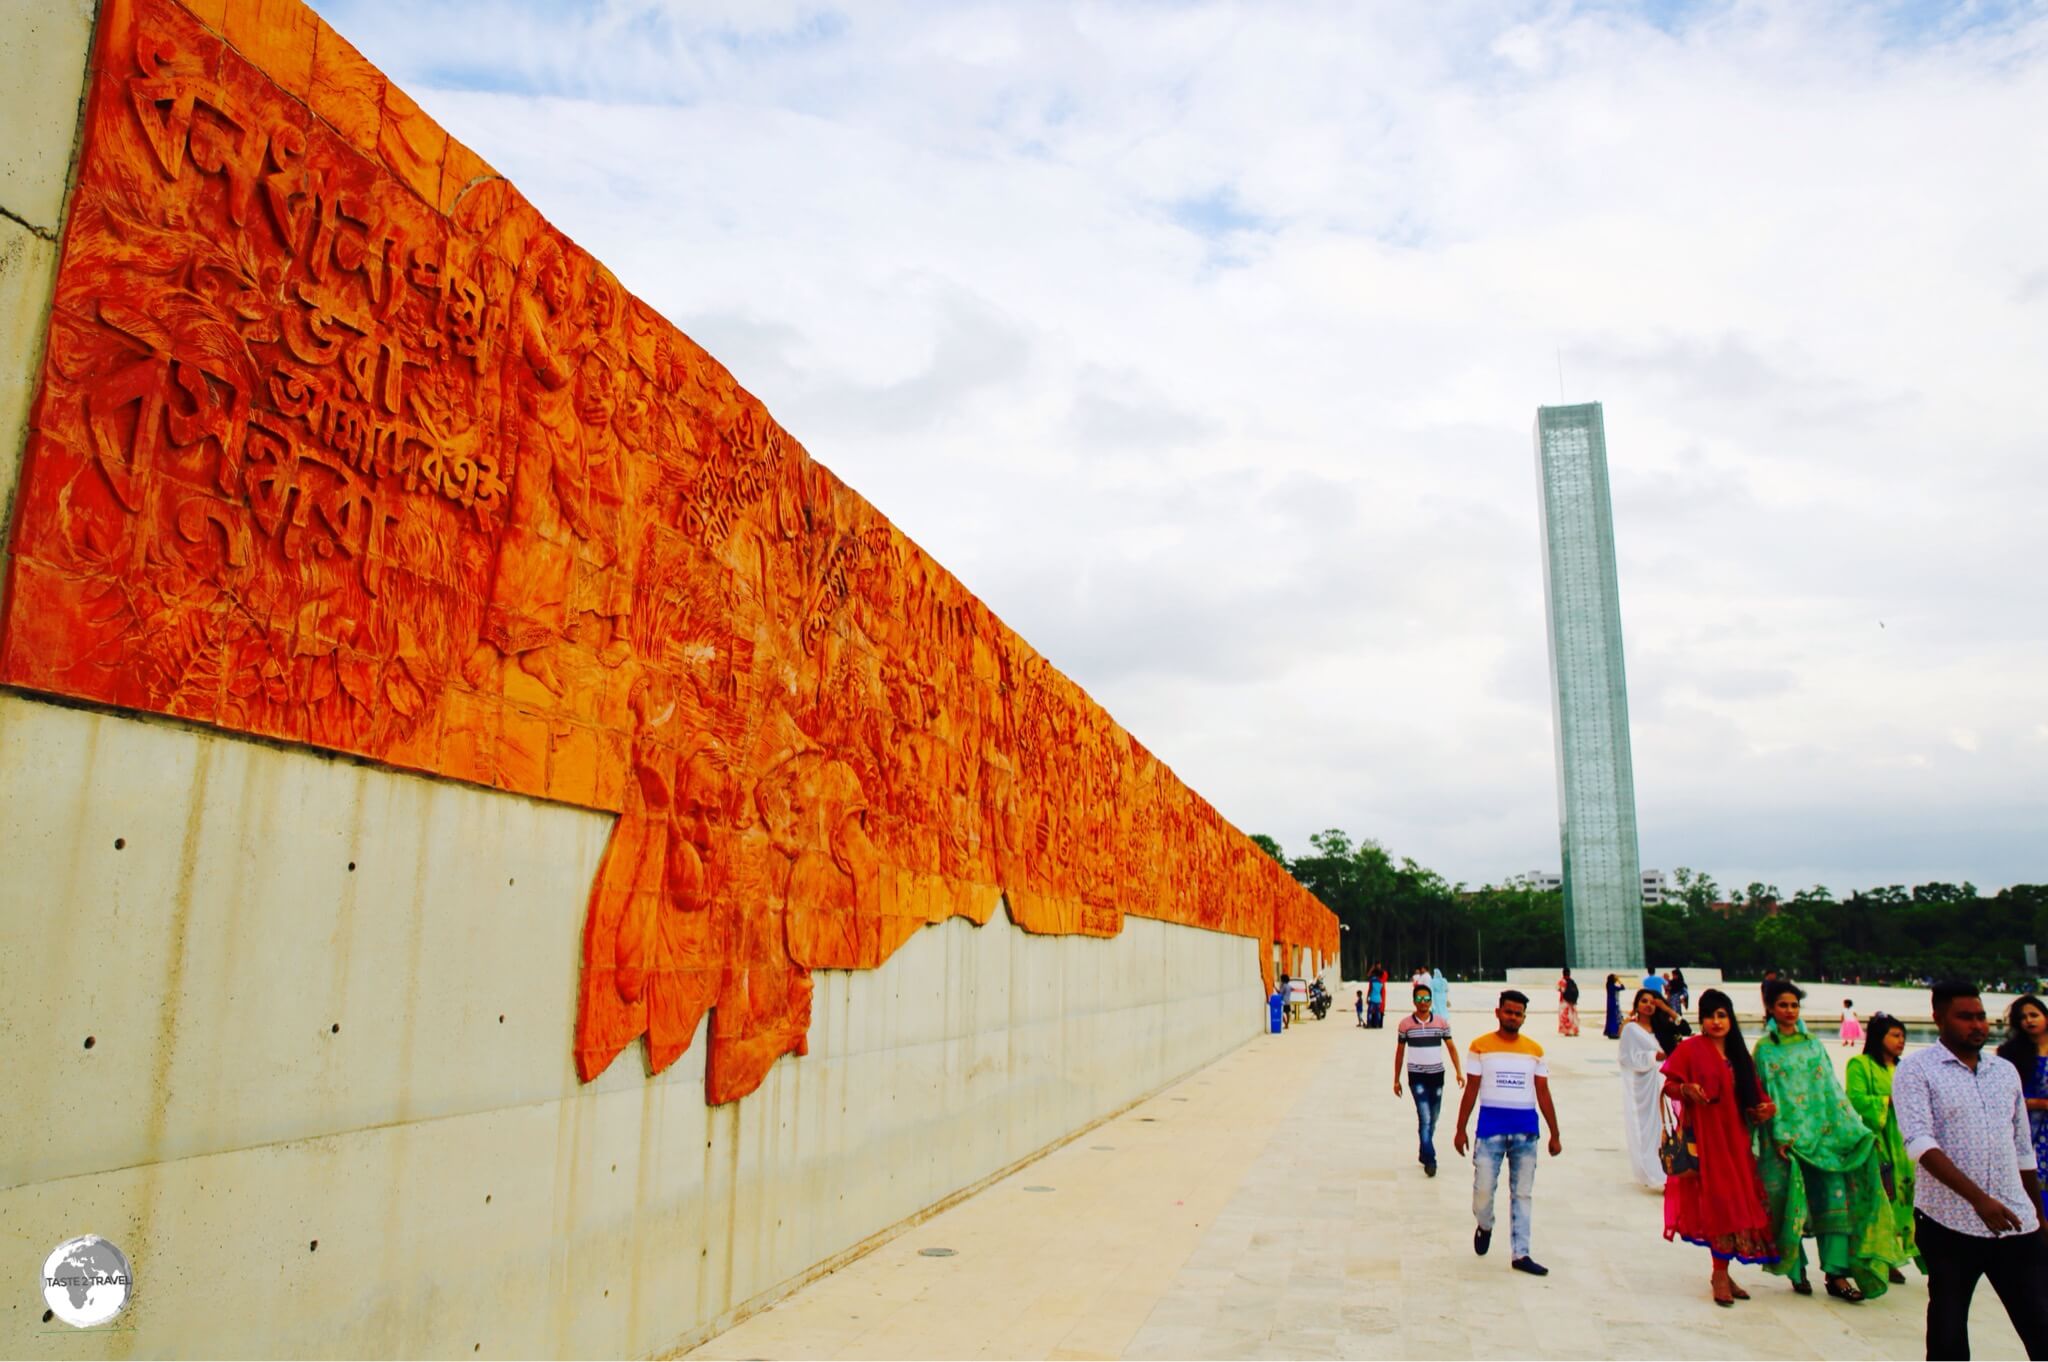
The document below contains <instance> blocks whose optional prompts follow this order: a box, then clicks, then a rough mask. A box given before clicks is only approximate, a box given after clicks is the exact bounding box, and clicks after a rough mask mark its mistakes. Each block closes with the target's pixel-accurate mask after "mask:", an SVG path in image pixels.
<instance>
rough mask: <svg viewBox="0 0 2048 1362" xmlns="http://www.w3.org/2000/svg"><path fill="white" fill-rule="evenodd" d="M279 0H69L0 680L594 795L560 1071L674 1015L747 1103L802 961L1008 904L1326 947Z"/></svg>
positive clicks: (1065, 920) (621, 294) (681, 1036)
mask: <svg viewBox="0 0 2048 1362" xmlns="http://www.w3.org/2000/svg"><path fill="white" fill-rule="evenodd" d="M249 8H250V9H252V10H253V9H254V8H255V7H249ZM279 8H280V7H278V6H266V7H264V8H263V14H262V18H261V20H260V21H259V20H253V19H249V18H248V17H247V16H246V15H244V17H243V18H242V19H240V20H236V21H235V22H240V23H242V24H244V25H250V24H260V26H259V27H255V28H248V27H245V28H244V29H242V30H240V31H237V30H236V29H235V28H234V26H233V23H231V22H229V20H230V19H232V18H233V15H232V13H230V14H229V15H227V16H224V17H223V19H222V25H223V26H225V27H226V28H227V30H228V36H227V38H224V37H222V36H220V35H219V34H217V33H216V32H214V31H213V30H212V29H210V28H209V27H208V26H207V25H205V24H203V23H201V22H200V21H199V20H198V19H196V18H195V17H194V16H193V14H192V13H190V12H188V11H187V10H186V9H184V8H182V7H180V6H178V5H176V4H173V3H169V0H108V3H107V5H106V6H105V9H104V11H103V17H102V20H101V26H100V37H99V44H98V52H97V55H96V59H95V70H94V78H93V81H92V87H91V93H90V100H89V107H88V113H87V120H86V140H85V146H84V152H83V155H82V158H81V165H80V173H79V177H78V182H77V187H76V189H75V191H74V198H73V201H72V205H71V209H70V215H69V220H68V226H67V229H66V236H65V241H64V255H63V262H62V266H61V269H60V273H59V278H58V285H57V295H56V307H55V312H54V315H53V318H52V321H51V326H50V333H49V337H48V345H47V357H46V362H45V366H44V371H43V375H42V382H41V387H40V390H39V393H38V396H37V399H36V403H35V406H34V411H33V419H32V431H31V436H30V444H29V451H28V455H27V460H26V467H25V470H24V477H23V482H22V487H21V491H20V493H19V496H18V505H17V513H16V517H15V522H14V526H13V534H12V540H11V549H12V558H11V566H10V572H11V579H10V592H9V597H8V611H7V618H6V621H5V633H4V639H0V679H4V680H5V681H6V682H8V683H11V684H14V685H19V686H25V687H31V688H35V689H40V690H44V691H49V692H54V693H58V694H63V695H67V696H73V697H78V698H82V699H87V700H93V701H99V702H103V703H107V704H111V705H118V706H123V707H127V708H131V709H137V710H147V711H153V712H157V713H162V714H169V715H176V716H180V717H183V718H187V719H191V720H194V721H198V722H202V723H208V724H214V725H218V726H220V727H222V728H226V729H231V730H235V731H238V732H243V733H250V734H258V735H263V736H266V737H270V738H275V739H281V740H285V741H290V742H296V743H306V744H312V745H315V746H319V747H323V748H327V749H331V750H336V751H342V752H350V753H355V754H360V755H362V756H365V757H370V758H374V759H376V760H378V761H382V762H386V763H389V764H392V765H394V766H399V767H406V768H411V769H414V770H419V771H424V772H430V773H433V774H436V775H441V776H447V777H452V778H456V779H461V780H467V781H475V782H480V783H484V784H489V785H493V786H496V787H499V788H502V789H506V790H513V791H517V792H519V793H522V794H526V795H531V796H534V797H537V798H542V799H548V800H556V801H562V802H567V803H573V804H578V805H583V806H586V807H590V808H596V809H607V810H616V811H617V812H618V814H619V821H618V824H617V826H616V829H615V831H614V832H613V834H612V838H611V841H610V843H609V845H608V847H607V849H606V851H605V854H604V858H603V862H602V865H601V867H600V869H599V871H598V875H597V882H596V884H595V885H594V886H593V888H592V891H591V897H590V903H589V907H588V914H587V918H586V925H585V931H584V938H583V984H582V1000H581V1012H580V1021H579V1026H578V1033H577V1037H576V1058H577V1063H578V1067H579V1071H580V1072H581V1073H582V1075H583V1076H584V1077H585V1078H586V1079H588V1078H590V1077H593V1076H595V1075H596V1074H597V1073H598V1072H599V1071H601V1070H602V1069H604V1068H605V1066H606V1065H607V1064H609V1063H610V1062H611V1060H612V1059H613V1058H614V1057H616V1056H617V1055H618V1053H619V1052H620V1051H621V1050H623V1049H624V1048H625V1047H626V1046H627V1045H629V1044H630V1043H631V1042H632V1041H633V1040H634V1039H636V1038H639V1037H643V1036H644V1037H645V1038H646V1045H647V1055H648V1060H649V1063H650V1065H651V1067H652V1068H653V1069H654V1070H659V1069H661V1068H663V1067H665V1066H666V1065H668V1064H669V1063H671V1062H673V1061H674V1060H675V1058H676V1057H677V1056H678V1055H680V1054H681V1053H682V1052H683V1051H684V1049H685V1048H686V1047H687V1046H688V1045H689V1043H690V1041H691V1038H692V1036H693V1035H694V1033H695V1031H696V1029H697V1027H698V1025H699V1024H700V1023H701V1022H702V1021H703V1019H704V1018H705V1016H706V1014H707V1012H708V1013H709V1015H710V1017H711V1027H710V1051H709V1056H708V1060H707V1069H708V1082H707V1088H708V1095H709V1097H710V1099H711V1100H712V1101H725V1100H729V1099H731V1098H733V1097H736V1096H740V1095H742V1094H744V1093H746V1092H749V1091H751V1090H752V1089H753V1088H754V1087H755V1086H757V1085H758V1084H759V1083H760V1081H761V1079H762V1076H763V1075H764V1074H765V1072H766V1071H767V1068H768V1066H769V1065H771V1064H772V1063H773V1062H774V1061H775V1060H776V1058H778V1057H779V1056H781V1055H783V1054H787V1053H789V1052H791V1051H795V1052H798V1053H801V1052H802V1051H803V1049H804V1038H805V1034H806V1031H807V1028H808V1025H809V1020H810V1001H811V971H813V970H817V969H871V968H874V967H875V966H877V965H879V964H880V963H881V962H882V961H883V960H885V959H887V958H888V956H889V955H890V953H891V952H892V951H894V950H895V948H896V947H897V946H899V945H900V944H902V942H904V941H905V940H906V939H908V937H909V936H910V935H911V934H912V933H914V932H915V931H916V930H917V929H918V928H919V927H922V926H924V925H927V924H929V923H935V922H939V921H943V920H944V919H946V918H948V917H950V916H955V915H959V916H965V917H967V918H970V919H972V920H973V921H976V922H983V921H986V920H987V918H988V916H989V914H990V913H991V912H992V911H993V909H994V907H995V904H996V901H997V898H998V897H999V896H1003V897H1006V898H1007V901H1008V903H1009V905H1010V910H1011V912H1012V915H1013V916H1014V917H1015V919H1016V920H1017V921H1018V922H1019V923H1020V924H1021V925H1022V926H1024V927H1025V928H1027V929H1028V930H1032V931H1040V932H1080V933H1088V934H1092V935H1098V936H1110V935H1115V934H1116V933H1117V932H1118V931H1119V930H1121V927H1122V915H1123V913H1124V912H1126V911H1130V912H1134V913H1138V914H1142V915H1145V916H1151V917H1158V918H1164V919H1168V920H1171V921H1176V922H1182V923H1188V924H1192V925H1197V926H1201V927H1206V928H1211V929H1214V930H1218V931H1226V932H1234V933H1238V934H1240V935H1244V936H1248V937H1253V938H1256V939H1258V940H1260V941H1266V942H1281V943H1287V944H1292V945H1297V946H1306V947H1311V948H1313V949H1315V950H1317V951H1319V952H1321V953H1322V954H1323V955H1324V956H1326V957H1327V956H1329V955H1331V954H1334V951H1335V947H1336V943H1335V940H1334V937H1335V926H1334V921H1333V920H1332V919H1331V917H1330V915H1329V914H1328V913H1327V912H1326V911H1324V910H1323V909H1322V908H1321V906H1320V905H1318V904H1316V903H1315V902H1314V900H1313V899H1311V898H1310V897H1309V896H1308V895H1307V894H1306V893H1305V892H1303V891H1302V890H1301V889H1300V888H1299V887H1297V886H1296V885H1295V884H1294V883H1293V882H1292V881H1291V880H1289V879H1288V878H1287V876H1286V875H1285V874H1284V873H1283V872H1282V871H1281V870H1280V868H1279V867H1278V866H1277V865H1275V864H1274V863H1273V862H1272V861H1270V860H1269V859H1268V858H1266V857H1265V856H1263V855H1262V854H1261V853H1259V851H1258V850H1257V849H1256V848H1255V847H1253V846H1252V845H1251V844H1250V843H1249V842H1248V841H1247V840H1246V839H1245V838H1244V837H1243V836H1242V835H1240V834H1239V833H1238V832H1237V831H1236V830H1235V829H1233V828H1231V827H1230V826H1229V825H1228V824H1227V823H1225V822H1224V821H1223V820H1222V819H1221V818H1220V817H1219V816H1218V815H1217V814H1216V812H1215V811H1214V810H1213V809H1212V808H1211V807H1210V806H1209V805H1208V804H1207V803H1206V802H1204V801H1203V800H1202V799H1200V798H1199V797H1198V796H1196V795H1194V794H1193V793H1191V792H1190V791H1188V790H1187V789H1186V788H1185V787H1184V786H1182V785H1181V784H1180V782H1179V781H1178V780H1176V779H1175V778H1174V776H1173V775H1172V773H1171V772H1170V771H1168V770H1167V769H1166V768H1165V767H1164V766H1162V765H1161V764H1160V763H1159V762H1158V761H1157V760H1156V759H1155V758H1153V757H1152V755H1151V754H1150V753H1148V752H1147V751H1146V750H1145V749H1144V748H1143V747H1142V746H1140V745H1139V744H1138V743H1137V742H1135V741H1134V740H1132V738H1131V737H1130V736H1129V735H1128V734H1127V733H1125V732H1124V731H1123V730H1122V729H1121V728H1119V727H1118V726H1117V725H1116V724H1115V723H1114V722H1113V721H1111V720H1110V718H1109V716H1108V715H1107V714H1105V713H1104V712H1103V711H1102V710H1101V709H1100V708H1099V707H1098V706H1096V705H1095V704H1094V703H1093V702H1092V701H1090V700H1089V699H1088V697H1087V696H1086V695H1085V694H1083V693H1082V692H1081V691H1080V690H1079V689H1078V688H1077V687H1076V686H1075V685H1074V684H1073V683H1072V682H1071V681H1069V680H1068V679H1067V678H1066V677H1064V676H1062V675H1061V674H1060V673H1059V672H1058V671H1057V670H1055V669H1054V668H1053V667H1051V666H1050V665H1049V664H1048V663H1047V662H1046V661H1045V660H1044V659H1043V658H1041V657H1039V656H1038V655H1037V654H1036V653H1035V652H1033V651H1032V649H1031V648H1030V646H1029V645H1027V644H1026V643H1025V642H1024V641H1023V640H1022V639H1020V638H1018V637H1017V636H1016V635H1015V634H1014V633H1012V632H1011V631H1010V630H1008V629H1007V628H1005V627H1004V626H1003V624H1002V623H1001V622H1000V621H999V620H997V619H996V618H995V617H994V616H993V615H992V614H991V613H990V612H989V611H988V610H987V609H986V608H985V607H984V606H983V605H982V604H981V603H980V602H979V601H977V600H976V599H975V598H974V597H973V596H972V595H970V594H969V593H968V592H967V591H966V590H965V589H964V588H963V587H962V586H961V585H960V584H959V582H957V581H956V580H954V578H953V577H952V576H951V575H950V574H948V573H947V572H946V571H945V570H944V569H942V568H940V567H939V566H938V565H937V564H936V563H934V562H933V561H932V560H931V559H930V558H929V557H927V556H926V555H925V554H924V553H923V552H921V551H920V550H919V549H918V548H917V546H916V545H914V544H912V543H910V542H909V541H908V540H906V539H905V538H904V537H903V536H902V535H901V534H900V533H899V532H897V530H896V529H895V528H894V527H893V526H892V525H890V523H889V522H888V521H887V520H886V519H884V518H883V517H882V516H881V515H880V514H879V513H877V512H876V511H875V510H874V508H872V507H871V506H869V505H868V504H867V503H866V502H865V501H864V500H862V499H861V498H860V497H859V496H858V495H857V494H855V493H854V492H853V491H852V490H850V489H849V488H847V487H846V486H844V485H843V484H842V483H840V482H839V481H838V480H837V479H836V478H834V477H833V476H832V475H831V474H830V473H829V472H827V471H826V470H825V469H824V468H823V467H822V466H821V465H819V464H817V463H816V462H814V461H813V460H812V459H811V458H810V457H809V456H808V455H807V454H806V453H805V451H804V449H803V448H802V446H800V445H799V444H798V443H797V442H796V441H795V440H794V439H792V438H791V437H790V436H789V435H788V434H787V433H786V432H784V431H783V430H782V429H781V428H780V427H779V426H777V425H776V424H775V423H774V422H773V421H772V420H771V419H770V418H769V417H768V415H767V413H766V412H765V410H763V408H762V407H761V405H760V403H758V402H757V401H755V400H754V398H752V397H751V396H750V395H748V394H747V393H746V392H745V391H743V390H742V389H740V388H739V387H738V386H737V385H736V384H735V383H734V381H733V379H732V377H731V375H730V374H728V373H727V372H726V371H725V370H724V369H723V368H722V367H721V366H719V365H718V364H717V363H716V362H714V361H713V360H712V359H711V358H710V357H709V356H708V355H706V354H705V353H704V352H703V351H702V350H700V349H699V348H698V347H697V346H696V345H695V344H693V343H692V342H691V341H690V340H689V339H688V338H687V337H686V336H684V335H683V334H682V333H680V332H679V331H677V330H675V329H674V328H673V327H671V326H670V325H669V324H668V323H667V322H665V321H663V320H662V319H661V318H660V317H658V316H657V315H655V314H654V313H653V312H652V311H650V310H649V309H648V308H647V307H646V306H645V305H644V304H643V303H641V302H640V301H639V300H638V299H636V298H634V297H632V296H631V295H630V294H628V293H627V292H626V291H625V289H623V288H622V287H621V286H620V285H619V283H618V281H617V280H616V279H614V278H613V277H612V276H611V275H610V274H609V273H608V272H607V271H606V270H605V269H604V268H603V267H602V266H601V265H599V264H597V263H596V262H595V261H593V260H592V259H590V258H589V257H588V256H587V255H586V254H584V253H583V252H582V251H580V250H579V249H578V248H577V247H576V246H575V245H574V244H573V243H571V242H569V241H568V240H566V239H564V238H563V237H561V236H560V235H559V234H558V233H556V232H555V231H554V230H553V229H552V228H551V227H549V226H548V224H547V223H546V222H545V221H543V220H542V219H541V218H540V216H539V215H538V214H537V213H535V212H534V211H533V209H532V208H531V207H530V206H529V205H528V204H527V203H526V202H525V201H524V200H523V199H522V198H521V197H520V196H519V195H518V193H517V192H516V191H515V190H513V189H512V187H511V186H510V185H508V184H507V183H505V182H504V181H503V180H502V179H499V178H497V177H495V176H493V175H491V174H490V173H489V172H488V169H487V168H485V167H483V166H482V164H481V163H480V162H478V161H476V159H475V158H474V156H473V155H471V154H469V153H468V152H467V151H466V150H465V149H463V148H462V147H461V146H460V145H459V144H457V143H454V142H452V141H450V140H448V139H447V138H446V136H445V134H442V133H441V132H440V131H439V129H437V128H434V127H433V126H432V124H431V123H429V122H427V121H426V120H424V119H423V117H422V116H421V115H419V113H418V111H417V109H415V108H413V107H412V106H411V104H410V102H409V101H405V100H404V99H403V97H402V95H400V94H399V93H398V92H396V91H395V90H392V89H390V88H389V87H388V86H385V85H383V84H382V83H381V82H382V78H381V77H379V76H377V75H376V74H375V72H374V71H373V70H372V69H370V68H369V67H368V66H367V64H366V63H362V62H361V60H360V58H354V57H353V54H352V52H350V51H349V50H347V49H346V44H345V43H342V42H341V41H340V40H339V39H338V38H337V37H336V35H334V34H333V33H332V31H331V30H329V29H327V28H326V27H325V26H324V25H321V24H319V23H318V21H317V20H314V19H312V18H311V16H310V15H309V14H307V13H305V12H303V11H294V13H293V14H292V15H290V16H285V17H282V18H281V17H279V16H278V15H275V14H273V13H272V11H273V10H274V9H279ZM230 9H231V11H232V9H233V7H230ZM287 19H288V20H289V22H287ZM294 34H296V35H302V36H300V37H293V36H292V35H294ZM315 34H317V45H316V44H315V37H314V35H315ZM229 38H232V39H234V41H233V42H230V41H229V40H228V39H229ZM308 46H310V47H311V51H310V55H309V54H308V53H306V52H301V51H300V48H301V47H308ZM252 56H253V58H254V59H253V60H252ZM343 58H347V59H348V60H343ZM259 63H260V64H259ZM1267 954H1268V955H1270V953H1267ZM1251 986H1252V985H1251V981H1249V980H1247V989H1248V990H1249V988H1250V987H1251Z"/></svg>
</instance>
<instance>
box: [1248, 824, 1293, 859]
mask: <svg viewBox="0 0 2048 1362" xmlns="http://www.w3.org/2000/svg"><path fill="white" fill-rule="evenodd" d="M1252 845H1253V846H1255V847H1257V848H1258V849H1259V850H1261V851H1263V852H1265V853H1266V854H1267V855H1268V856H1271V857H1272V858H1273V859H1274V860H1276V861H1278V862H1280V864H1282V865H1286V864H1287V853H1286V852H1284V851H1282V850H1280V844H1279V843H1278V842H1276V841H1274V840H1273V839H1272V838H1270V837H1268V836H1267V835H1266V834H1265V833H1263V832H1255V833H1253V834H1252Z"/></svg>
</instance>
